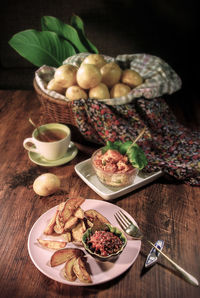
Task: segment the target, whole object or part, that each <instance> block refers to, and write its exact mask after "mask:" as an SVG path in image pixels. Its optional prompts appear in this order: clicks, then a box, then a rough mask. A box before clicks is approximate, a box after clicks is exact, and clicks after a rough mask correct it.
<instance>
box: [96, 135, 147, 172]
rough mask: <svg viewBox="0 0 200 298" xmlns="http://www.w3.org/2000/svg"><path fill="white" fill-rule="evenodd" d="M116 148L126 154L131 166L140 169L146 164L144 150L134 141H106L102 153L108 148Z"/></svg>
mask: <svg viewBox="0 0 200 298" xmlns="http://www.w3.org/2000/svg"><path fill="white" fill-rule="evenodd" d="M109 149H110V150H117V151H118V152H120V153H121V154H122V155H126V156H127V157H128V160H129V162H130V163H131V164H132V166H133V167H135V168H138V169H139V170H142V169H143V168H144V167H145V166H146V165H147V158H146V156H145V154H144V151H143V150H142V149H141V148H140V147H139V146H138V145H137V144H136V143H134V142H132V141H127V142H124V143H123V142H121V141H116V142H114V143H113V142H110V141H107V142H106V145H105V146H104V147H103V148H102V153H103V154H104V153H106V151H108V150H109Z"/></svg>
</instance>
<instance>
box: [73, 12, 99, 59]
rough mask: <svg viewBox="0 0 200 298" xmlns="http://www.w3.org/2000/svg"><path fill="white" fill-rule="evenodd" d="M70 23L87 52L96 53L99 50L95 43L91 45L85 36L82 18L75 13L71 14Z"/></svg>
mask: <svg viewBox="0 0 200 298" xmlns="http://www.w3.org/2000/svg"><path fill="white" fill-rule="evenodd" d="M70 23H71V25H72V26H73V27H74V28H75V29H76V30H77V32H78V34H79V37H80V40H81V41H82V43H83V44H84V45H85V47H86V48H87V49H88V52H91V53H96V54H98V53H99V51H98V50H97V48H96V47H95V45H93V44H92V43H91V41H89V39H87V38H86V35H85V31H84V24H83V21H82V19H81V18H80V17H79V16H77V15H73V16H72V17H71V20H70Z"/></svg>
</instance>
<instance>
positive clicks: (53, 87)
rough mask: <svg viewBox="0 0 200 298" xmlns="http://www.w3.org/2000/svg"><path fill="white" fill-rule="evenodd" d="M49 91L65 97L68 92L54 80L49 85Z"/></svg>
mask: <svg viewBox="0 0 200 298" xmlns="http://www.w3.org/2000/svg"><path fill="white" fill-rule="evenodd" d="M47 89H48V90H51V91H56V92H58V93H60V94H63V95H64V94H65V91H66V89H65V88H63V87H62V86H60V84H58V83H57V82H56V81H55V79H52V80H51V81H49V83H48V84H47Z"/></svg>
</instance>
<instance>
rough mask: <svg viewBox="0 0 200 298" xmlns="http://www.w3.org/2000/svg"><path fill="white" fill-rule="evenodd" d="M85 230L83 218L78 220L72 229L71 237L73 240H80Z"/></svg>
mask: <svg viewBox="0 0 200 298" xmlns="http://www.w3.org/2000/svg"><path fill="white" fill-rule="evenodd" d="M85 231H86V226H85V223H84V221H83V220H80V222H79V223H78V224H77V225H76V226H75V227H74V228H73V229H72V238H73V241H75V242H82V237H83V234H84V233H85Z"/></svg>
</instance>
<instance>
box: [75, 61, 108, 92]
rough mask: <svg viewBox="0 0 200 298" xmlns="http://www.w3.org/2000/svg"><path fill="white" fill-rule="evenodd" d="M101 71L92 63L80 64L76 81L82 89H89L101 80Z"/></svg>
mask: <svg viewBox="0 0 200 298" xmlns="http://www.w3.org/2000/svg"><path fill="white" fill-rule="evenodd" d="M101 77H102V75H101V73H100V70H99V68H98V67H97V66H96V65H93V64H81V66H80V67H79V69H78V71H77V76H76V79H77V83H78V85H79V86H80V87H81V88H83V89H90V88H93V87H95V86H97V85H98V84H99V83H100V82H101Z"/></svg>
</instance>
